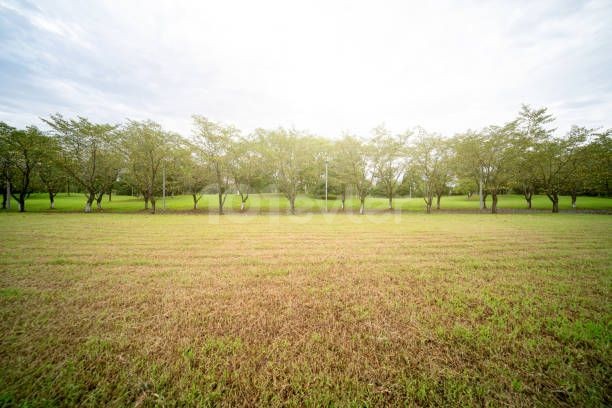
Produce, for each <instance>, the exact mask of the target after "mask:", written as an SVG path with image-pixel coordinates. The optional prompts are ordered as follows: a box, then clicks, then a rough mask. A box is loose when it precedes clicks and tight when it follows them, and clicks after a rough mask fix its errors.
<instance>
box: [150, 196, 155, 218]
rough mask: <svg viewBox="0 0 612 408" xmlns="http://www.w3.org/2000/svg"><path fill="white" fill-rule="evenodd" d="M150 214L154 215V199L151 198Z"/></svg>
mask: <svg viewBox="0 0 612 408" xmlns="http://www.w3.org/2000/svg"><path fill="white" fill-rule="evenodd" d="M151 212H152V213H153V214H155V198H154V197H151Z"/></svg>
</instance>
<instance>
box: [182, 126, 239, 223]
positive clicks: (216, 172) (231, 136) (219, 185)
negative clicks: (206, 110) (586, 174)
mask: <svg viewBox="0 0 612 408" xmlns="http://www.w3.org/2000/svg"><path fill="white" fill-rule="evenodd" d="M193 121H194V126H195V131H194V144H195V146H196V147H197V148H198V149H199V150H200V153H201V154H202V157H203V158H204V160H205V162H206V163H207V165H208V166H209V167H210V170H211V173H212V175H213V178H212V180H213V183H214V184H215V185H216V189H217V195H218V198H219V214H223V206H224V204H225V199H226V198H227V194H228V193H229V191H230V189H229V187H230V183H231V172H230V162H231V157H230V151H231V148H232V145H233V144H234V143H235V142H236V139H237V138H238V137H239V136H240V131H239V130H238V129H236V128H235V127H233V126H228V125H224V124H221V123H217V122H213V121H211V120H209V119H207V118H205V117H203V116H199V115H194V116H193Z"/></svg>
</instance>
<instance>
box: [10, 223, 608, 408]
mask: <svg viewBox="0 0 612 408" xmlns="http://www.w3.org/2000/svg"><path fill="white" fill-rule="evenodd" d="M611 227H612V219H610V218H609V217H608V216H589V215H548V214H546V215H508V216H497V217H494V216H489V215H433V216H425V215H404V216H401V217H399V216H392V215H389V216H383V215H377V216H370V217H367V216H366V217H358V216H334V217H327V216H324V215H310V216H300V217H289V216H286V217H285V216H270V217H268V216H226V217H216V216H187V215H176V216H145V215H134V216H131V215H77V214H70V215H59V214H58V215H44V214H26V215H25V216H23V215H16V214H8V215H1V216H0V233H1V236H2V237H3V240H2V244H1V245H0V256H1V257H0V405H2V404H6V405H24V404H25V405H28V406H46V405H58V404H61V405H84V406H99V405H136V406H154V405H165V406H175V405H227V406H236V405H289V406H304V405H307V406H308V405H309V406H315V405H316V406H318V405H343V406H345V405H359V406H362V405H400V404H407V405H448V404H452V405H461V406H464V405H487V404H490V405H495V406H497V405H513V406H516V405H534V404H535V405H567V406H575V405H592V406H596V405H607V404H608V405H609V404H610V389H611V385H612V384H611V383H610V377H611V375H610V374H611V370H610V363H611V355H610V340H611V338H612V336H611V332H610V329H611V327H610V326H611V324H610V322H611V317H612V313H611V312H612V310H611V306H610V290H611V288H612V285H611V284H612V273H611V268H610V264H611V262H610V261H611V255H612V245H611V244H612V236H611V234H610V232H611Z"/></svg>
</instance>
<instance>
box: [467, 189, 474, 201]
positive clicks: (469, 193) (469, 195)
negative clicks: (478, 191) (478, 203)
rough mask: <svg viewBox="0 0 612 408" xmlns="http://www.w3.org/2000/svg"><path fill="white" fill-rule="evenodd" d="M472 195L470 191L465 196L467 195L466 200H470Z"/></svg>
mask: <svg viewBox="0 0 612 408" xmlns="http://www.w3.org/2000/svg"><path fill="white" fill-rule="evenodd" d="M472 194H473V193H472V192H471V191H468V194H467V195H468V197H467V198H468V200H469V199H470V198H472Z"/></svg>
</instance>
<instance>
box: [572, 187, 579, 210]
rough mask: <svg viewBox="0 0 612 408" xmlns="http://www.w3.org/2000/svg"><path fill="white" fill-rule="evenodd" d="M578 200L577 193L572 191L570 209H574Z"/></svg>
mask: <svg viewBox="0 0 612 408" xmlns="http://www.w3.org/2000/svg"><path fill="white" fill-rule="evenodd" d="M577 198H578V193H576V192H575V191H572V208H573V209H574V210H575V209H576V199H577Z"/></svg>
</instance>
